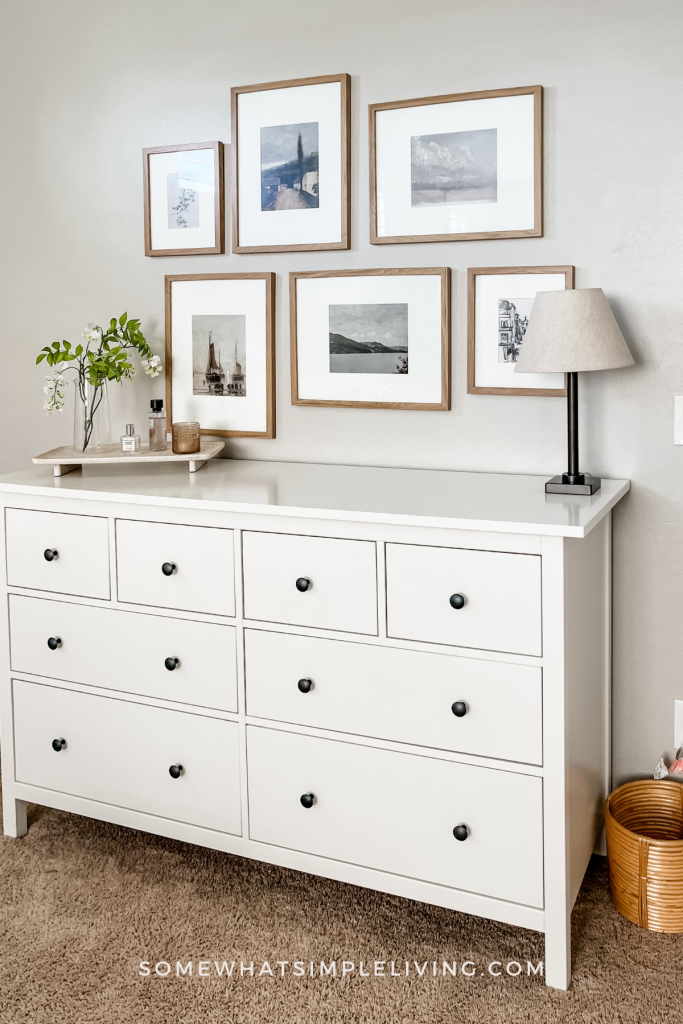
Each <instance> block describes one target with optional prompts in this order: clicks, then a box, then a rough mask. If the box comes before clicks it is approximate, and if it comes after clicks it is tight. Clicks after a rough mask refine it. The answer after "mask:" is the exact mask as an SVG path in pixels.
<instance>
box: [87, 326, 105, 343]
mask: <svg viewBox="0 0 683 1024" xmlns="http://www.w3.org/2000/svg"><path fill="white" fill-rule="evenodd" d="M101 335H102V328H101V327H98V326H97V324H86V325H85V330H84V331H83V337H84V338H85V340H86V341H94V342H98V341H99V340H100V337H101Z"/></svg>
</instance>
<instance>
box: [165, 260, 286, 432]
mask: <svg viewBox="0 0 683 1024" xmlns="http://www.w3.org/2000/svg"><path fill="white" fill-rule="evenodd" d="M165 281H166V409H167V413H168V421H169V424H170V423H173V422H179V421H188V420H189V421H191V420H195V421H198V422H199V423H201V425H202V429H201V433H202V434H205V435H209V436H211V437H262V438H274V437H275V274H273V273H253V274H178V275H167V276H166V279H165Z"/></svg>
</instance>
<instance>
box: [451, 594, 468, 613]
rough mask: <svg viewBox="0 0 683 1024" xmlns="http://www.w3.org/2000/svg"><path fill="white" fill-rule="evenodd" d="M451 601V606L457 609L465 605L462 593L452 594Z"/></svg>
mask: <svg viewBox="0 0 683 1024" xmlns="http://www.w3.org/2000/svg"><path fill="white" fill-rule="evenodd" d="M449 601H450V603H451V608H455V609H456V610H459V609H460V608H464V607H465V598H464V596H463V595H462V594H451V596H450V598H449Z"/></svg>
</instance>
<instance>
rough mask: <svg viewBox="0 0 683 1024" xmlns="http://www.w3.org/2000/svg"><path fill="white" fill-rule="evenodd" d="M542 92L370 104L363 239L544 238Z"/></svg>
mask: <svg viewBox="0 0 683 1024" xmlns="http://www.w3.org/2000/svg"><path fill="white" fill-rule="evenodd" d="M542 102H543V90H542V88H541V86H540V85H535V86H529V87H527V88H520V89H495V90H490V91H488V92H470V93H457V94H453V95H450V96H431V97H428V98H426V99H418V100H403V101H400V102H396V103H375V104H373V105H372V106H371V107H370V108H369V115H370V241H371V242H372V243H374V244H382V243H395V242H446V241H451V242H452V241H457V240H463V241H465V240H472V239H483V238H527V237H533V236H538V235H542V234H543V218H542V212H543V203H542V198H543V172H542V167H543V118H542Z"/></svg>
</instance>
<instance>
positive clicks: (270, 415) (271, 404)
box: [164, 272, 276, 440]
mask: <svg viewBox="0 0 683 1024" xmlns="http://www.w3.org/2000/svg"><path fill="white" fill-rule="evenodd" d="M275 277H276V275H275V274H274V273H271V272H265V273H254V274H167V275H166V277H165V279H164V280H165V287H166V296H165V314H166V356H165V358H166V366H165V374H166V415H167V418H168V426H169V430H170V428H171V425H172V423H173V396H172V391H173V387H172V384H173V336H172V329H171V326H172V316H171V314H172V305H171V304H172V287H171V286H172V284H173V282H174V281H265V282H266V429H265V430H264V431H257V430H211V429H210V430H200V431H199V433H200V434H205V435H207V436H208V437H263V438H269V439H271V440H272V438H274V437H275Z"/></svg>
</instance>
